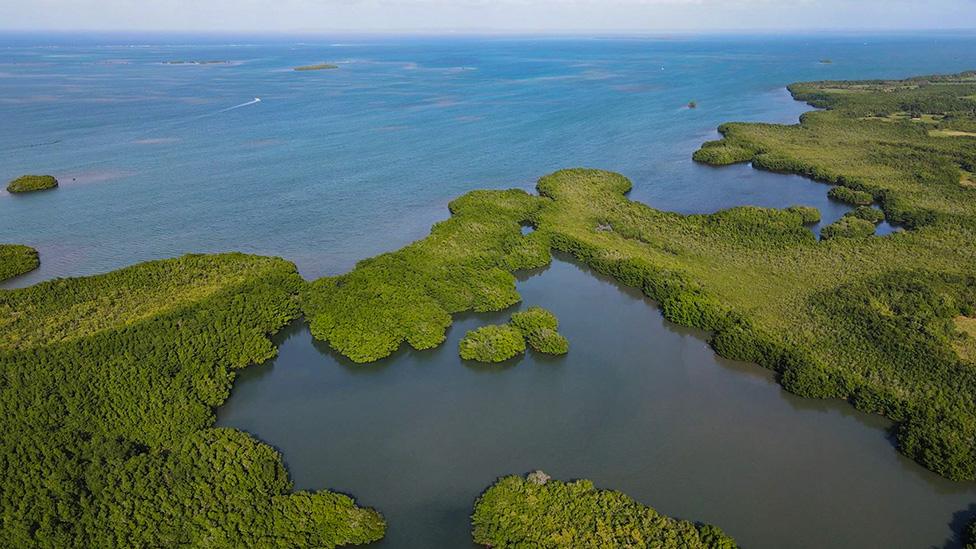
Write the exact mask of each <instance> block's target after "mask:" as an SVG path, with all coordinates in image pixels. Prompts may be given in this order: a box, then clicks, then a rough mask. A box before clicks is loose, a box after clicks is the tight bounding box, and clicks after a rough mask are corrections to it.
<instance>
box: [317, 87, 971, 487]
mask: <svg viewBox="0 0 976 549" xmlns="http://www.w3.org/2000/svg"><path fill="white" fill-rule="evenodd" d="M848 88H849V89H854V90H858V91H857V93H836V92H832V91H830V90H833V89H848ZM790 89H791V91H792V93H793V94H794V96H795V97H797V98H798V99H802V100H806V101H809V102H810V103H812V104H814V105H816V106H818V107H822V108H825V109H827V110H824V111H818V112H812V113H808V114H806V115H804V116H803V118H802V121H801V124H799V125H793V126H784V125H774V124H726V125H723V126H722V127H721V132H722V134H723V136H724V139H722V140H721V141H716V142H710V143H706V144H705V145H704V146H703V148H702V149H701V150H700V151H699V152H698V153H696V155H695V158H696V159H697V160H699V161H707V162H710V163H713V164H720V165H721V164H728V163H734V162H746V161H751V162H752V163H753V165H754V166H756V167H757V168H760V169H770V170H775V171H787V172H792V173H797V174H802V175H806V176H809V177H813V178H815V179H818V180H820V181H824V182H827V183H830V184H832V185H835V186H840V187H843V188H846V189H849V190H851V191H856V192H857V193H866V194H868V195H870V196H871V197H872V198H874V199H875V200H876V201H877V202H878V203H879V204H880V206H881V208H882V210H883V212H884V214H885V216H886V218H887V219H888V220H889V221H890V222H892V223H895V224H899V225H902V226H903V227H905V228H906V229H908V230H906V231H902V232H899V233H897V234H893V235H889V236H885V237H874V236H866V235H862V236H861V237H859V238H832V239H828V240H825V241H823V242H818V241H817V240H816V238H815V237H814V236H813V235H812V234H810V232H809V230H807V229H806V228H804V226H803V224H804V222H805V220H807V219H809V218H810V217H809V214H808V213H806V212H802V211H798V210H770V209H764V208H754V207H742V208H733V209H731V210H726V211H722V212H718V213H715V214H711V215H679V214H675V213H670V212H663V211H659V210H655V209H653V208H651V207H648V206H646V205H643V204H640V203H636V202H632V201H630V200H628V199H627V198H626V197H625V193H626V192H627V191H628V190H629V189H630V182H629V181H628V180H627V179H626V178H624V177H622V176H620V175H618V174H613V173H609V172H603V171H598V170H585V169H579V170H565V171H561V172H557V173H555V174H552V175H550V176H547V177H544V178H542V179H541V180H540V181H539V184H538V186H537V188H538V191H539V193H540V197H533V196H530V195H527V194H525V193H522V192H520V191H503V192H483V191H481V192H475V193H470V194H468V195H466V196H464V197H462V198H461V199H458V200H457V201H455V203H454V204H453V205H452V212H453V214H454V215H453V217H452V218H451V219H450V220H448V221H446V222H444V223H442V224H439V225H438V226H436V227H435V228H434V230H433V231H432V233H431V236H429V237H427V238H426V239H424V240H421V241H418V242H416V243H414V244H412V245H410V246H408V247H407V248H404V249H403V250H400V251H398V252H393V253H391V254H386V255H384V256H380V257H378V258H375V259H372V260H369V261H365V262H362V263H361V264H360V265H359V266H358V267H357V268H356V269H355V270H354V271H353V272H351V273H349V274H347V275H343V276H342V277H336V278H330V279H324V280H321V281H317V282H316V283H314V284H313V287H312V289H311V291H310V292H308V294H307V295H306V297H305V308H306V311H307V313H308V316H309V318H311V319H312V320H311V322H312V329H313V333H314V334H315V335H316V337H319V338H321V339H326V340H328V341H329V343H330V344H331V345H332V346H333V347H334V348H336V349H337V350H338V351H339V352H342V353H343V354H347V356H350V357H352V358H353V359H355V360H361V361H369V360H376V359H378V358H382V357H384V356H387V355H388V354H390V353H391V352H393V350H395V349H396V348H397V347H398V346H399V345H400V343H401V342H402V341H407V342H409V343H410V344H411V345H413V346H414V347H416V348H424V347H427V346H433V345H437V344H439V343H440V341H442V340H443V332H444V329H446V326H447V325H449V324H450V314H451V313H454V312H459V311H463V310H472V309H474V310H497V309H501V308H504V307H507V306H509V305H512V304H514V303H516V302H517V301H518V299H519V298H518V295H517V294H516V293H515V290H514V280H513V279H512V278H511V275H510V274H509V273H510V272H511V271H513V270H515V269H518V268H526V267H533V266H538V265H541V264H544V263H546V262H547V261H548V260H549V250H550V249H558V250H561V251H566V252H569V253H572V254H574V255H575V256H576V257H577V258H578V259H579V260H580V261H582V262H585V263H587V264H588V265H590V266H591V267H593V268H594V269H596V270H597V271H599V272H602V273H606V274H609V275H611V276H614V277H616V278H617V279H618V280H620V281H622V282H624V283H626V284H629V285H632V286H635V287H638V288H641V289H642V290H643V291H644V292H645V293H646V294H647V295H648V296H650V297H652V298H654V299H655V300H656V301H658V302H659V303H661V306H662V311H663V313H664V314H665V316H666V317H667V318H668V319H670V320H672V321H674V322H677V323H680V324H684V325H689V326H695V327H698V328H702V329H705V330H709V331H711V332H713V334H714V335H713V338H712V345H713V347H714V348H715V349H716V351H717V352H718V353H720V354H721V355H723V356H726V357H729V358H734V359H741V360H749V361H753V362H757V363H759V364H761V365H763V366H766V367H768V368H771V369H774V370H776V371H777V372H778V373H779V379H780V381H781V383H782V384H783V385H784V387H785V388H787V389H788V390H790V391H792V392H794V393H797V394H800V395H804V396H809V397H817V398H844V399H847V400H849V401H850V402H851V403H852V404H854V405H855V406H857V407H858V408H860V409H862V410H865V411H868V412H873V413H879V414H883V415H885V416H887V417H889V418H891V419H893V420H895V421H896V422H898V424H899V427H898V441H899V448H900V449H901V451H903V452H904V453H905V454H907V455H909V456H911V457H912V458H914V459H916V460H918V461H919V462H920V463H922V464H923V465H925V466H927V467H929V468H930V469H932V470H934V471H937V472H939V473H941V474H943V475H945V476H947V477H949V478H953V479H974V478H976V402H974V401H973V399H972V398H971V395H973V394H976V368H974V367H973V364H971V363H969V362H968V361H967V360H963V359H961V358H960V357H959V355H958V354H957V353H956V352H955V350H954V348H953V341H955V334H956V330H955V327H954V325H953V319H954V318H955V317H957V316H959V315H960V314H963V315H966V316H972V312H973V310H974V309H976V267H974V266H976V201H974V200H972V195H971V192H972V191H971V190H970V189H968V188H965V187H963V186H962V185H960V184H959V183H960V181H961V177H962V173H963V171H968V172H970V173H972V172H973V171H974V170H976V151H974V150H973V148H972V147H967V146H966V142H965V140H955V139H952V140H947V139H940V138H934V137H931V136H929V135H928V133H927V131H926V130H925V128H921V127H920V126H919V125H918V124H915V123H912V122H910V121H905V122H899V123H891V122H877V121H871V120H862V118H863V117H865V116H871V115H879V116H887V115H888V114H891V113H895V112H913V111H916V112H917V111H921V112H923V113H926V114H938V115H939V116H944V117H945V120H947V121H951V123H952V124H966V123H972V122H973V119H974V117H976V114H974V113H973V112H972V108H971V104H970V103H969V101H968V100H965V99H963V97H965V96H967V95H971V94H973V93H976V81H973V80H972V78H970V77H969V76H966V75H963V76H950V77H927V78H924V79H911V80H908V81H903V82H898V81H892V82H888V81H883V82H866V83H845V82H831V83H813V84H797V85H794V86H791V87H790ZM941 123H949V122H940V124H941ZM853 194H855V195H856V196H859V195H857V194H856V193H853ZM845 219H847V220H848V221H846V222H845V223H847V224H849V225H852V227H851V228H854V229H857V228H858V227H855V226H854V225H861V226H862V227H863V229H864V232H866V231H867V230H868V227H870V228H871V230H872V231H873V220H872V221H868V220H862V219H859V218H857V217H856V216H849V217H848V218H845ZM858 221H860V222H861V223H859V224H858V223H857V222H858ZM523 222H530V223H531V224H532V225H533V226H534V227H536V230H535V231H534V232H532V233H531V234H529V235H527V236H522V235H521V234H520V232H519V228H520V223H523ZM607 228H612V230H607ZM418 334H419V335H418Z"/></svg>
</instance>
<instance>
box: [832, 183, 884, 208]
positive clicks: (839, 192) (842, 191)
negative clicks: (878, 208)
mask: <svg viewBox="0 0 976 549" xmlns="http://www.w3.org/2000/svg"><path fill="white" fill-rule="evenodd" d="M827 196H829V197H830V198H833V199H834V200H839V201H841V202H847V203H848V204H851V205H853V206H868V205H870V204H871V203H872V202H874V197H873V196H871V193H867V192H864V191H856V190H854V189H848V188H847V187H833V188H832V189H830V192H828V193H827Z"/></svg>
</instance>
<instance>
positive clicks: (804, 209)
mask: <svg viewBox="0 0 976 549" xmlns="http://www.w3.org/2000/svg"><path fill="white" fill-rule="evenodd" d="M786 211H788V212H790V213H795V214H797V215H799V216H800V219H802V220H803V224H804V225H813V224H816V223H820V218H821V217H820V210H818V209H816V208H814V207H813V206H790V207H789V208H786Z"/></svg>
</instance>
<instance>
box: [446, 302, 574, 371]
mask: <svg viewBox="0 0 976 549" xmlns="http://www.w3.org/2000/svg"><path fill="white" fill-rule="evenodd" d="M558 330H559V320H557V319H556V315H554V314H552V313H551V312H549V311H547V310H545V309H543V308H542V307H529V308H528V309H527V310H525V311H521V312H517V313H514V314H512V318H511V319H510V320H509V321H508V324H505V325H501V326H499V325H491V326H485V327H483V328H478V329H477V330H471V331H470V332H468V333H467V334H466V335H465V336H464V338H463V339H461V341H460V343H459V344H458V351H459V353H460V355H461V358H463V359H465V360H477V361H479V362H504V361H506V360H508V359H511V358H514V357H516V356H518V355H520V354H522V353H524V352H525V344H526V342H528V344H529V346H530V347H532V349H533V350H535V351H536V352H539V353H546V354H550V355H564V354H566V353H568V352H569V341H568V340H567V339H566V338H565V337H563V335H562V334H560V333H559V331H558Z"/></svg>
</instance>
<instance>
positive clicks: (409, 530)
mask: <svg viewBox="0 0 976 549" xmlns="http://www.w3.org/2000/svg"><path fill="white" fill-rule="evenodd" d="M519 292H520V293H521V294H522V296H523V298H524V300H523V303H522V304H521V305H520V306H519V307H518V308H520V309H524V308H527V307H529V306H542V307H545V308H547V309H549V310H551V311H552V312H554V313H555V314H556V315H557V316H558V317H559V319H560V332H561V333H562V334H564V335H565V336H566V337H567V338H568V339H569V341H570V352H569V354H568V355H566V356H565V357H556V358H554V357H549V356H545V355H539V354H536V353H532V352H529V353H528V354H527V355H526V356H525V357H524V358H522V359H514V360H512V361H509V362H508V363H504V364H503V365H500V366H485V365H479V364H476V363H468V362H462V361H461V359H460V358H459V357H458V353H457V345H458V340H459V339H460V338H461V337H463V335H464V333H465V332H467V331H468V330H470V329H473V328H476V327H478V326H483V325H485V324H493V323H504V322H505V321H507V320H508V316H509V314H510V312H509V311H506V312H500V313H491V314H467V315H463V316H462V317H461V318H460V319H459V320H458V321H457V322H455V324H454V326H453V327H452V328H451V329H450V331H449V333H448V339H447V341H446V342H445V343H444V345H442V346H441V347H439V348H437V349H435V350H432V351H424V352H418V351H413V350H401V351H400V352H398V353H396V354H395V355H394V356H393V357H391V358H389V359H386V360H383V361H381V362H379V363H375V364H371V365H356V364H353V363H351V362H349V361H347V360H345V359H343V358H342V357H339V356H338V355H336V354H335V353H333V352H331V351H330V350H329V349H328V347H327V346H325V345H322V344H321V343H318V342H314V341H313V340H312V337H311V335H310V334H309V333H308V330H307V328H306V326H305V324H304V322H303V321H296V323H295V324H293V325H292V326H291V327H290V328H289V329H287V330H285V331H284V332H282V333H281V334H279V336H278V339H277V341H278V342H279V344H280V347H279V351H280V355H279V357H278V358H277V359H275V360H273V361H272V362H270V363H268V364H265V365H261V366H255V367H250V368H248V369H246V370H244V371H243V372H242V373H241V374H240V376H239V378H238V380H237V382H236V384H235V386H234V391H233V394H232V395H231V398H230V399H229V400H228V401H227V403H226V404H225V405H224V406H223V407H222V408H220V409H219V412H218V424H219V425H224V426H230V427H236V428H239V429H243V430H245V431H248V432H250V433H253V434H255V435H256V436H257V437H258V438H260V439H261V440H263V441H266V442H268V443H269V444H272V445H273V446H275V447H277V448H278V449H279V450H281V451H282V453H283V454H284V456H285V459H286V461H287V463H288V466H289V470H290V473H291V475H292V477H293V479H294V481H295V484H296V487H297V488H300V489H313V488H323V487H328V488H331V489H336V490H339V491H343V492H347V493H350V494H354V495H355V496H356V497H357V500H358V501H359V502H360V503H362V504H364V505H369V506H376V507H377V508H379V509H380V510H381V511H382V512H383V513H384V515H385V517H386V519H387V521H388V524H389V527H388V531H387V536H386V538H385V540H384V541H382V542H380V543H379V544H378V545H377V546H379V547H396V548H401V547H403V548H425V547H468V546H471V541H470V525H469V519H468V517H469V515H470V513H471V508H472V504H473V502H474V499H475V498H476V497H477V496H478V495H479V494H480V493H481V491H482V490H484V489H485V488H486V487H488V486H489V485H490V484H492V483H493V482H494V480H495V479H496V477H498V476H503V475H508V474H524V473H526V472H528V471H531V470H535V469H542V470H544V471H546V472H547V473H549V474H550V475H553V476H554V477H555V478H564V479H572V478H589V479H591V480H593V481H594V482H595V483H596V484H597V486H599V487H605V488H613V489H616V490H620V491H622V492H624V493H627V494H628V495H630V496H632V497H634V498H636V499H637V500H639V501H642V502H645V503H647V504H649V505H652V506H654V507H655V508H656V509H657V510H658V511H660V512H662V513H665V514H668V515H672V516H676V517H680V518H687V519H691V520H700V521H703V522H707V523H711V524H717V525H720V527H721V528H722V529H724V530H725V531H726V532H727V533H729V534H730V535H731V536H733V537H734V538H736V540H737V541H738V542H739V543H740V544H741V545H742V546H743V547H751V548H759V549H775V548H780V547H798V548H801V547H804V548H805V547H808V548H822V547H832V548H860V547H889V548H900V547H904V548H917V547H942V546H943V545H944V544H948V545H947V546H948V547H953V546H954V545H953V540H954V534H953V529H954V528H961V527H962V525H963V524H964V523H965V521H966V517H968V516H970V515H971V514H972V512H973V511H974V510H976V486H974V485H973V484H972V483H954V482H951V481H948V480H945V479H943V478H941V477H939V476H938V475H935V474H934V473H931V472H929V471H927V470H925V469H924V468H922V467H921V466H919V465H918V464H916V463H914V462H912V461H911V460H909V459H907V458H905V457H904V456H902V455H901V454H899V453H897V452H896V451H895V449H894V447H893V445H892V441H891V440H890V439H889V437H888V436H887V433H886V429H887V428H888V427H889V423H888V422H887V421H886V420H884V419H883V418H879V417H875V416H870V415H867V414H863V413H860V412H857V411H855V410H853V409H852V408H851V407H850V406H849V405H847V404H846V403H843V402H839V401H832V402H831V401H818V400H811V399H802V398H798V397H794V396H792V395H790V394H788V393H786V392H785V391H783V390H782V389H781V388H780V387H779V386H778V385H777V384H776V383H775V380H774V379H773V377H772V375H771V373H769V372H768V371H766V370H764V369H762V368H760V367H758V366H755V365H751V364H744V363H738V362H731V361H727V360H724V359H721V358H718V357H716V356H715V355H714V353H713V352H712V351H711V349H709V347H708V346H707V344H706V343H705V341H704V339H703V335H704V334H702V333H700V332H697V331H694V330H688V329H686V328H682V327H678V326H675V325H673V324H671V323H669V322H667V321H665V320H664V319H663V318H662V317H661V315H660V313H659V312H658V310H657V309H656V307H655V305H654V304H653V303H652V302H651V301H649V300H648V299H646V298H645V297H643V295H642V294H640V293H639V292H637V291H635V290H632V289H629V288H623V287H621V286H619V285H618V284H617V283H615V282H613V281H612V280H610V279H607V278H605V277H602V276H600V275H597V274H595V273H593V272H591V271H589V269H587V268H585V267H581V266H578V265H576V264H575V263H572V262H571V261H569V259H568V258H567V257H565V256H559V257H557V260H556V261H554V262H553V264H552V265H551V266H550V267H549V268H547V269H541V270H539V271H534V272H531V273H525V274H523V276H521V277H520V282H519Z"/></svg>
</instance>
